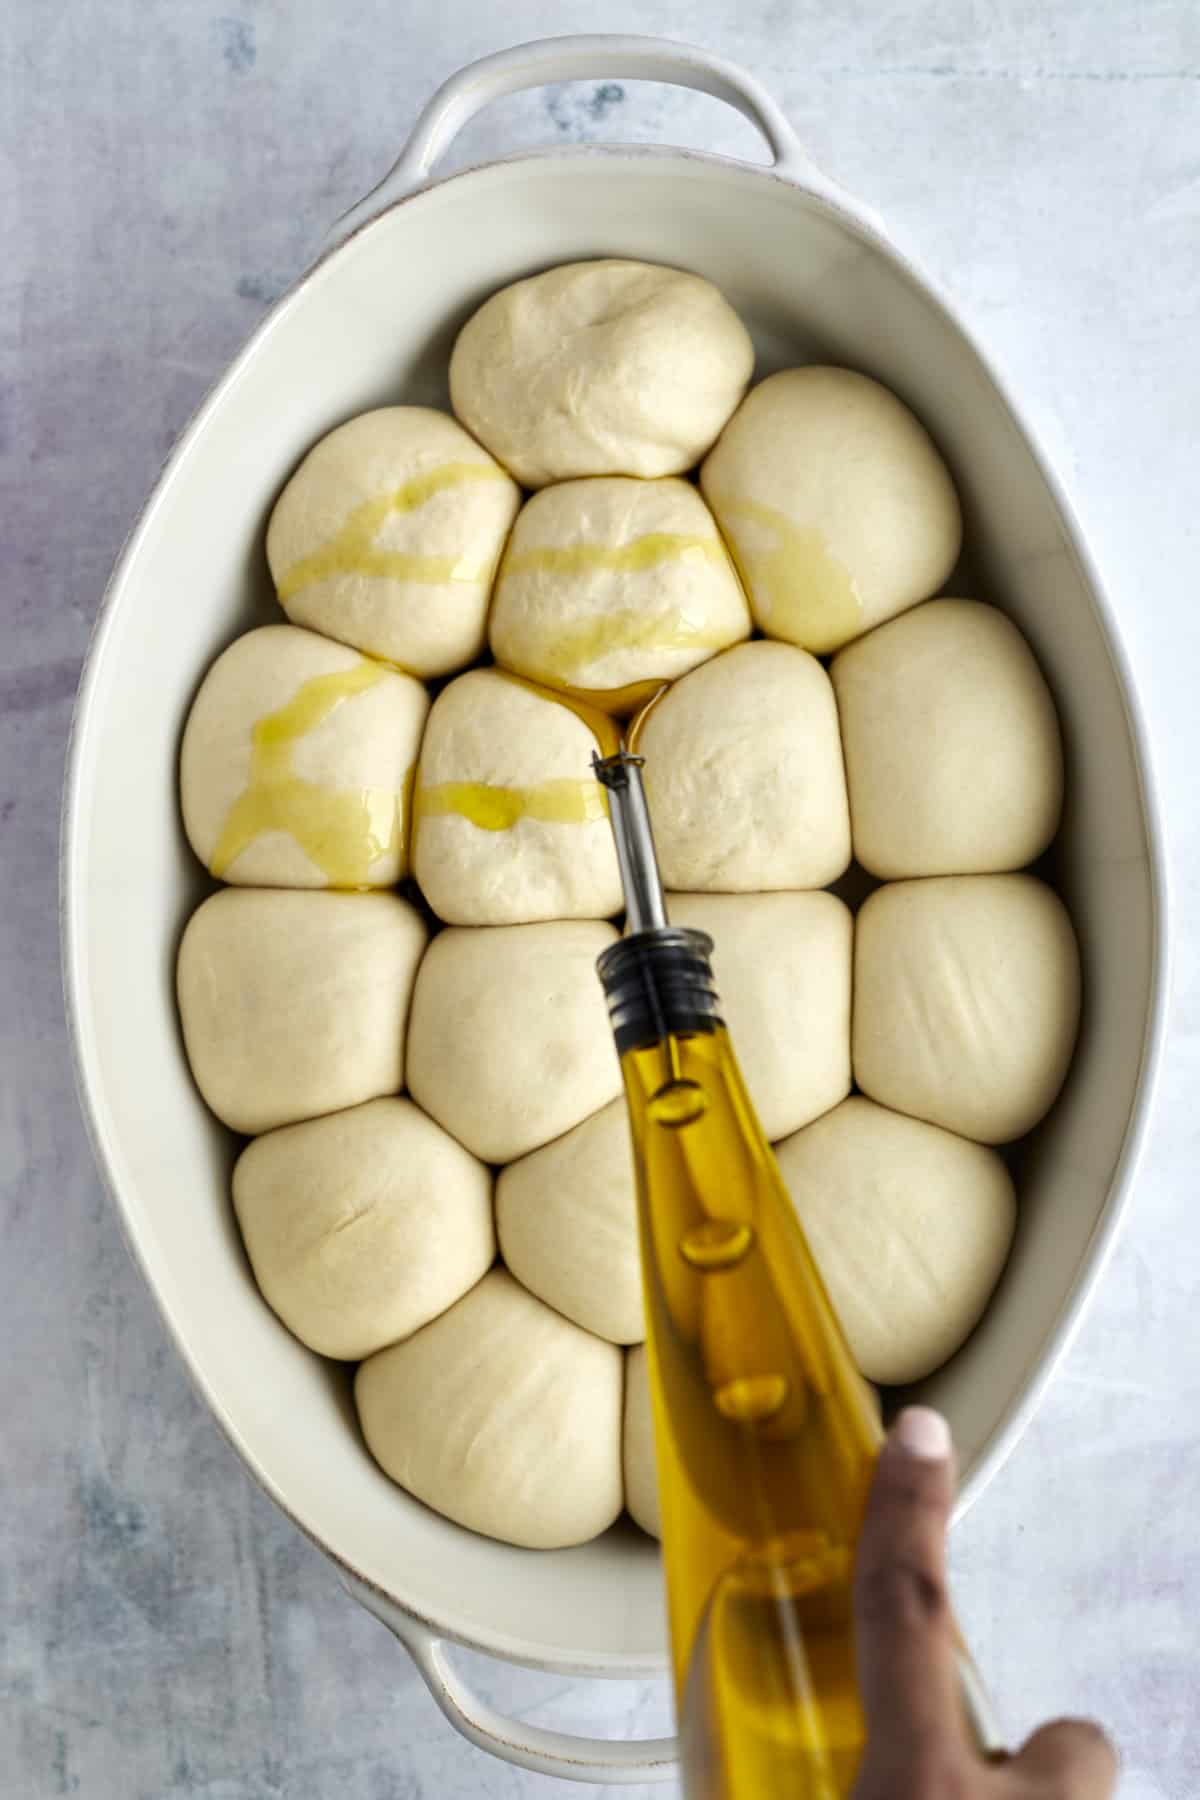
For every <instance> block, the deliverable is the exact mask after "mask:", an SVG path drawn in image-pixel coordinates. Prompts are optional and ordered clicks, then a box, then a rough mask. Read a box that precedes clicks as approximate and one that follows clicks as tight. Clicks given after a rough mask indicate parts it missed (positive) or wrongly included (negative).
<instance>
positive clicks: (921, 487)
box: [700, 367, 962, 651]
mask: <svg viewBox="0 0 1200 1800" xmlns="http://www.w3.org/2000/svg"><path fill="white" fill-rule="evenodd" d="M700 485H701V487H702V488H703V490H704V496H705V499H706V500H707V501H708V504H709V505H710V506H711V507H712V509H713V512H714V513H715V514H716V516H717V522H718V524H719V525H720V527H721V530H722V531H723V533H724V534H725V538H726V541H727V542H728V544H729V546H730V548H731V549H732V551H733V555H734V560H735V561H736V563H737V565H738V568H739V569H740V570H741V573H742V579H743V581H744V582H745V584H746V591H747V593H748V594H749V596H750V608H751V611H752V612H753V614H754V618H755V623H756V624H758V625H759V626H760V627H761V628H762V630H763V631H765V632H766V633H767V635H768V636H769V637H777V638H785V639H786V640H787V641H788V643H791V644H801V645H803V647H804V648H805V649H806V650H816V651H826V650H836V649H837V648H838V647H839V645H841V644H847V643H849V642H850V639H851V638H856V637H858V636H859V635H860V633H862V632H864V631H869V630H870V628H871V626H872V625H878V624H880V623H881V622H882V621H883V620H884V619H890V618H891V617H892V615H893V614H894V613H899V612H903V611H904V609H905V608H906V607H909V606H915V605H916V603H917V601H918V600H926V599H928V597H929V595H930V594H933V593H936V591H937V589H938V588H939V587H940V586H941V585H942V582H943V581H945V579H946V577H947V575H949V573H950V571H951V569H952V568H953V567H954V564H955V562H956V561H957V559H958V552H959V547H960V545H961V543H962V515H961V513H960V511H959V505H958V495H957V494H956V493H955V491H954V483H953V482H952V481H951V479H950V474H949V471H948V470H947V468H946V465H945V463H944V462H943V461H942V459H941V457H940V456H939V454H938V452H937V450H936V448H935V446H934V444H933V442H932V440H931V438H930V437H929V435H928V433H927V432H926V430H925V428H924V426H923V425H921V423H920V422H919V421H918V420H917V419H915V418H914V417H913V415H912V413H910V412H909V410H908V408H907V406H905V405H904V403H903V401H901V400H898V399H897V398H896V396H895V394H893V393H890V392H889V391H888V389H887V388H885V387H881V386H880V384H879V383H878V382H877V381H872V380H871V379H870V377H869V376H867V375H859V374H856V373H855V371H854V370H853V369H829V368H820V367H814V368H807V369H787V370H785V371H784V372H783V373H782V374H780V375H772V376H770V377H769V378H768V379H767V380H766V381H763V382H760V383H759V385H758V387H756V388H755V389H754V390H753V392H752V393H750V394H748V395H747V397H746V399H745V400H744V401H743V402H742V405H741V406H740V407H739V409H738V411H737V412H736V413H735V414H734V416H733V418H732V419H731V420H730V422H729V424H728V426H727V427H726V429H725V431H724V432H723V433H722V436H721V441H720V442H719V443H718V445H717V447H716V449H715V450H714V451H713V452H712V454H711V455H710V456H709V458H708V460H707V462H706V463H705V465H704V467H703V469H702V470H701V471H700Z"/></svg>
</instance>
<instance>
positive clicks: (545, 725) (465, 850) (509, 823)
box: [412, 669, 623, 925]
mask: <svg viewBox="0 0 1200 1800" xmlns="http://www.w3.org/2000/svg"><path fill="white" fill-rule="evenodd" d="M616 747H617V738H616V733H615V732H614V731H613V729H612V727H611V726H610V725H609V724H608V721H607V720H605V719H602V718H600V717H599V716H597V717H596V718H595V719H594V720H592V721H591V722H590V723H589V722H588V721H587V720H586V719H585V718H584V717H581V716H580V715H579V713H577V712H575V711H574V710H572V708H571V707H570V706H567V705H563V704H560V703H559V702H558V701H557V700H556V699H555V698H554V697H553V696H552V695H549V694H547V693H545V692H543V691H541V690H538V689H535V688H532V687H530V686H529V685H527V684H526V683H524V682H521V681H517V680H515V679H513V678H512V677H510V676H505V675H502V674H500V673H499V672H498V671H497V670H495V669H471V670H469V671H468V672H467V674H465V675H460V676H459V677H458V678H457V680H455V681H452V682H450V684H449V685H448V686H447V687H444V688H443V689H442V691H441V693H440V694H439V695H438V697H437V699H436V700H435V701H434V704H433V711H432V712H431V713H430V715H429V723H428V725H427V727H426V731H425V738H424V742H423V744H422V747H421V761H420V767H419V770H418V774H417V789H416V796H415V810H416V814H417V830H416V837H415V843H414V848H413V859H412V861H413V873H414V874H415V875H416V878H417V880H418V882H419V883H420V886H421V891H422V893H423V894H424V895H425V898H426V899H427V900H428V902H429V904H430V905H431V906H432V907H433V909H434V911H435V912H436V913H437V914H438V916H439V917H440V918H442V919H445V920H446V921H447V923H449V924H452V925H520V924H527V923H530V922H533V921H536V920H541V919H574V918H585V919H600V918H604V917H605V916H606V915H609V914H613V913H617V912H619V911H620V910H621V907H622V904H623V902H622V897H621V876H620V872H619V870H618V868H617V856H616V850H615V848H614V846H613V836H612V828H611V827H610V825H609V822H608V813H607V811H606V809H605V805H604V795H603V790H602V788H601V787H600V784H599V783H598V782H597V780H596V778H595V776H594V775H593V773H592V756H593V753H596V754H599V755H605V756H607V755H609V754H611V752H612V751H614V750H615V749H616Z"/></svg>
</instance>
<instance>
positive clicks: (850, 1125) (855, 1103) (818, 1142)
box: [775, 1096, 1016, 1384]
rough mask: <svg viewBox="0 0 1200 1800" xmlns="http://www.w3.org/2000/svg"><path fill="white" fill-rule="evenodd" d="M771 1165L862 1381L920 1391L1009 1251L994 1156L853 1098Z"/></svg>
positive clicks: (1010, 1201) (1007, 1207)
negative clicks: (913, 1385)
mask: <svg viewBox="0 0 1200 1800" xmlns="http://www.w3.org/2000/svg"><path fill="white" fill-rule="evenodd" d="M775 1154H776V1156H777V1157H778V1158H779V1167H780V1170H781V1172H782V1174H783V1178H784V1180H785V1182H786V1183H787V1186H788V1190H789V1192H790V1193H791V1196H792V1200H793V1202H794V1204H795V1207H796V1211H797V1213H798V1214H799V1217H800V1223H801V1224H802V1226H803V1227H804V1231H805V1234H806V1235H807V1237H808V1241H809V1245H810V1247H811V1249H812V1251H813V1254H814V1256H815V1257H816V1259H817V1263H818V1266H819V1268H820V1270H821V1276H822V1279H823V1280H824V1282H825V1285H826V1287H827V1288H828V1290H829V1297H830V1299H831V1300H832V1301H833V1305H834V1310H835V1311H836V1312H837V1315H838V1317H839V1319H840V1320H841V1322H842V1325H843V1327H844V1329H845V1332H846V1336H847V1338H848V1339H849V1341H850V1348H851V1350H852V1351H853V1353H854V1357H855V1360H856V1362H857V1363H858V1365H859V1367H860V1369H861V1370H862V1372H863V1374H864V1375H866V1376H867V1377H868V1378H869V1379H870V1380H871V1381H881V1382H886V1383H890V1384H896V1383H901V1382H908V1381H919V1380H920V1379H921V1378H922V1376H925V1375H928V1374H930V1373H931V1372H932V1371H933V1370H934V1369H936V1368H938V1367H939V1366H940V1365H941V1364H942V1363H944V1362H945V1361H946V1360H947V1358H948V1357H950V1356H953V1354H954V1352H955V1351H956V1350H957V1349H958V1347H959V1345H960V1344H962V1343H963V1341H964V1340H965V1339H966V1337H967V1336H968V1334H969V1333H970V1331H971V1330H972V1329H973V1327H974V1326H975V1324H976V1323H977V1321H978V1319H979V1317H980V1315H981V1314H982V1312H983V1309H984V1307H985V1306H986V1305H987V1303H988V1300H989V1299H990V1297H991V1294H992V1290H993V1288H994V1287H995V1285H996V1282H997V1280H998V1279H999V1276H1000V1272H1001V1270H1002V1269H1003V1267H1004V1261H1005V1258H1006V1257H1007V1255H1008V1249H1009V1245H1010V1244H1011V1242H1012V1234H1013V1228H1014V1225H1015V1222H1016V1202H1015V1199H1014V1196H1013V1185H1012V1179H1011V1177H1010V1176H1009V1173H1008V1170H1007V1169H1006V1168H1005V1166H1004V1163H1003V1162H1002V1161H1001V1159H1000V1157H999V1156H998V1155H997V1154H996V1152H995V1151H994V1150H988V1149H985V1148H984V1146H983V1145H982V1144H972V1143H968V1142H967V1140H966V1139H965V1138H961V1137H955V1136H953V1135H952V1134H951V1133H950V1132H948V1131H942V1130H941V1129H939V1127H937V1126H936V1125H928V1124H926V1123H924V1121H922V1120H919V1119H910V1118H905V1117H903V1116H902V1115H901V1114H899V1113H894V1112H888V1111H887V1110H885V1108H883V1107H882V1106H876V1105H874V1103H873V1102H872V1101H870V1100H864V1099H863V1098H861V1097H860V1096H855V1097H853V1098H852V1099H849V1100H845V1101H843V1102H842V1104H841V1105H840V1106H838V1107H835V1108H834V1110H833V1111H832V1112H828V1113H826V1114H825V1116H824V1118H821V1119H817V1120H816V1121H815V1123H813V1124H811V1125H808V1126H806V1127H805V1129H804V1130H803V1131H798V1132H797V1133H796V1134H795V1135H794V1136H793V1137H790V1138H788V1139H787V1140H786V1142H785V1143H782V1144H778V1145H776V1150H775Z"/></svg>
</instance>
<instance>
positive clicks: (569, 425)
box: [450, 260, 754, 488]
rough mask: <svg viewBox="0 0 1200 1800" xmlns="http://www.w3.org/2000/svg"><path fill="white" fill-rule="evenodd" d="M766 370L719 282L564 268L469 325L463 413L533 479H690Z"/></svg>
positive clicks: (504, 298) (491, 306)
mask: <svg viewBox="0 0 1200 1800" xmlns="http://www.w3.org/2000/svg"><path fill="white" fill-rule="evenodd" d="M753 368H754V346H753V345H752V344H751V342H750V335H749V333H748V332H747V330H746V328H745V326H744V325H743V324H742V322H741V320H740V319H739V318H738V316H737V314H736V313H735V312H734V310H733V308H732V307H731V306H730V305H729V304H728V302H727V301H726V300H725V299H724V298H723V296H722V295H721V294H720V293H719V292H718V291H717V289H716V288H715V287H713V285H712V283H711V282H708V281H704V280H702V279H701V278H700V276H698V275H687V274H685V273H684V272H683V271H682V270H681V269H663V268H659V267H658V266H657V265H656V264H654V263H643V262H621V261H617V260H606V261H602V262H581V263H566V264H564V265H563V266H562V267H560V268H557V269H548V270H546V272H545V273H544V274H542V275H533V276H530V277H529V278H528V279H527V280H525V281H516V282H514V283H513V284H512V286H511V287H506V288H502V289H501V290H500V292H499V293H498V294H493V295H492V297H491V299H490V300H487V301H485V302H484V304H483V305H482V306H481V307H480V308H479V311H478V312H477V313H475V314H474V316H473V317H472V318H470V319H468V320H467V323H466V324H465V325H464V326H463V328H462V330H461V332H460V333H459V335H458V342H457V343H456V344H455V346H454V353H453V355H452V356H451V358H450V398H451V402H452V404H453V406H454V410H455V412H456V413H457V414H458V416H459V418H460V419H461V420H462V422H463V424H464V425H465V426H466V427H467V429H468V430H469V431H472V432H474V434H475V436H476V437H477V438H478V439H479V441H480V443H481V444H486V445H487V447H488V449H489V450H490V451H491V452H492V454H493V455H494V456H497V457H499V459H500V461H501V462H502V463H503V464H504V466H505V468H507V469H511V471H512V473H513V474H514V475H515V476H516V477H517V480H518V481H520V482H522V483H523V484H524V485H525V486H526V487H533V488H537V487H544V486H545V485H546V483H547V482H549V481H566V480H569V479H570V478H571V477H572V476H575V475H643V476H647V475H678V474H680V473H681V472H682V471H683V470H684V469H690V468H691V467H692V466H693V464H694V463H697V462H699V460H700V458H701V457H702V456H703V455H704V452H705V451H706V450H707V449H708V447H709V445H710V444H711V443H712V442H713V440H714V439H715V438H716V435H717V433H718V432H719V431H720V429H721V427H722V425H724V423H725V421H726V419H727V418H728V417H729V415H730V413H731V412H732V411H733V409H734V407H735V406H736V405H737V403H738V401H739V400H740V399H741V397H742V395H743V393H744V392H745V390H746V383H747V382H748V381H749V379H750V375H751V372H752V370H753Z"/></svg>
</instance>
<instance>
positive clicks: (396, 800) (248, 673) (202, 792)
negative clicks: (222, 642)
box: [179, 625, 429, 888]
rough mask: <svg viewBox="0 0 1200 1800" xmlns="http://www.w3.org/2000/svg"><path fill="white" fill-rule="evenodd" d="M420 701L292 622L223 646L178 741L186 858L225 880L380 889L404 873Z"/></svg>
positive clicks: (379, 668) (388, 676) (422, 697)
mask: <svg viewBox="0 0 1200 1800" xmlns="http://www.w3.org/2000/svg"><path fill="white" fill-rule="evenodd" d="M428 711H429V696H428V694H427V693H426V692H425V689H424V688H423V687H422V686H421V683H420V682H419V681H414V680H413V678H412V676H411V675H401V674H399V673H398V672H397V671H395V670H393V669H385V668H384V667H383V665H382V664H381V663H377V662H369V661H368V660H367V658H366V657H365V656H359V654H358V653H357V651H355V650H348V649H347V648H346V647H345V645H344V644H332V643H330V641H329V639H328V638H323V637H318V636H317V635H316V633H315V632H312V631H299V630H297V629H296V627H295V626H294V625H266V626H263V627H262V629H261V630H259V631H248V632H247V633H246V635H245V637H240V638H238V639H236V641H235V642H234V643H232V644H230V646H229V648H228V650H225V651H224V652H223V653H222V654H221V655H220V656H219V657H218V658H217V660H216V662H215V663H214V664H213V666H212V668H211V669H210V670H209V671H208V674H207V675H206V676H205V677H204V681H203V683H202V684H201V687H200V692H199V693H198V694H197V695H196V698H195V701H194V702H193V705H192V710H191V712H190V713H189V715H188V722H187V726H186V729H185V730H184V734H183V749H182V753H181V756H180V772H179V782H180V799H181V803H182V807H183V823H184V827H185V829H186V831H187V834H188V840H189V842H190V843H191V846H192V849H193V850H194V851H195V852H196V855H197V856H198V857H199V858H200V860H201V862H202V863H203V864H204V865H205V867H206V868H207V869H209V870H210V871H211V873H212V874H214V875H217V876H219V877H220V878H221V879H222V880H223V881H232V882H235V883H243V884H247V885H249V886H252V887H253V886H257V887H341V888H361V887H390V886H391V884H392V883H393V882H396V881H399V880H400V878H401V876H402V875H403V874H404V873H405V871H406V869H407V867H408V836H409V820H408V817H407V798H406V795H407V790H408V778H409V776H410V774H411V773H412V771H413V769H414V768H415V766H416V761H417V751H418V750H419V749H420V745H421V731H422V728H423V727H424V724H425V716H426V714H427V713H428Z"/></svg>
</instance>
